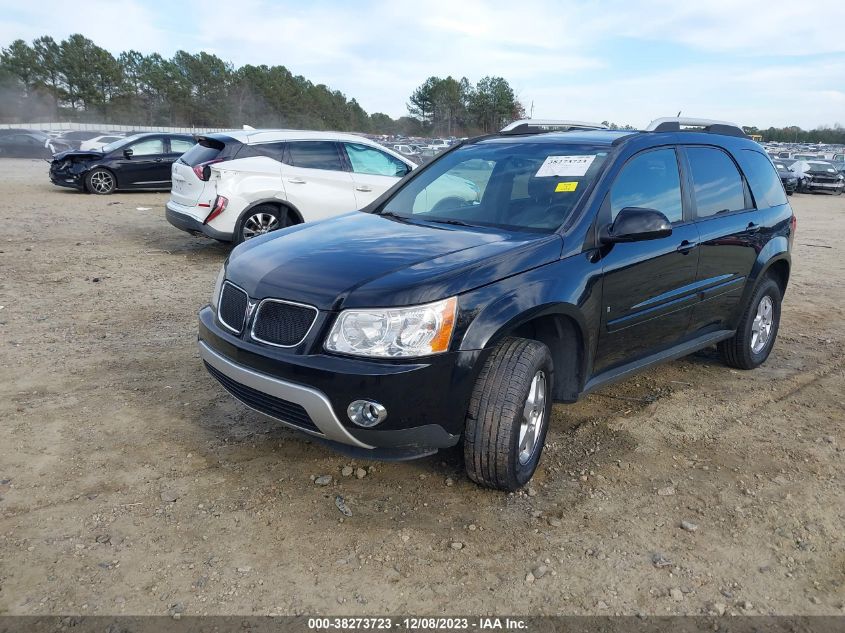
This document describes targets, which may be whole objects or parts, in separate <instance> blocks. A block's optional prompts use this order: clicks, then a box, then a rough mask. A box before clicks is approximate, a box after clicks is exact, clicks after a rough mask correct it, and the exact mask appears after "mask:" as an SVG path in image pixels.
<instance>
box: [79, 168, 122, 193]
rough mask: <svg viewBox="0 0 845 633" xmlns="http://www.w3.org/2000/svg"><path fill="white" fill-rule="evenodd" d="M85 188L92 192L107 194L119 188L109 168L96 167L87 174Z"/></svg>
mask: <svg viewBox="0 0 845 633" xmlns="http://www.w3.org/2000/svg"><path fill="white" fill-rule="evenodd" d="M85 188H86V189H87V190H88V191H90V192H91V193H95V194H97V195H100V196H105V195H108V194H110V193H112V192H113V191H114V190H115V189H116V188H117V181H116V180H115V178H114V174H113V173H111V172H110V171H109V170H108V169H94V170H92V171H90V172H89V173H88V175H87V176H85Z"/></svg>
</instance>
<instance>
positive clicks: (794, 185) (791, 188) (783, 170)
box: [773, 158, 798, 196]
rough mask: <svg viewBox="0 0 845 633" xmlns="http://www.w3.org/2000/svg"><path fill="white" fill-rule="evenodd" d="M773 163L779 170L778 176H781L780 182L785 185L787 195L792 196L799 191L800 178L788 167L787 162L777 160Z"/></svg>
mask: <svg viewBox="0 0 845 633" xmlns="http://www.w3.org/2000/svg"><path fill="white" fill-rule="evenodd" d="M773 163H774V165H775V169H777V170H778V176H780V181H781V183H783V189H784V191H786V195H788V196H791V195H792V194H793V193H795V190H796V189H798V176H796V175H795V172H794V171H792V170H791V169H790V168H789V167H788V166H787V164H786V162H785V161H782V160H779V159H777V158H776V159H774V161H773Z"/></svg>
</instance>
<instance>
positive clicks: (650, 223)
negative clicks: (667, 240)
mask: <svg viewBox="0 0 845 633" xmlns="http://www.w3.org/2000/svg"><path fill="white" fill-rule="evenodd" d="M670 235H672V223H671V222H669V218H667V217H666V216H665V215H663V214H662V213H661V212H660V211H656V210H654V209H643V208H640V207H625V208H624V209H622V210H621V211H620V212H619V215H617V216H616V220H614V222H613V224H612V225H611V226H610V227H609V228H608V229H607V231H606V232H605V234H604V235H602V237H601V241H602V242H603V243H605V244H616V243H618V242H641V241H644V240H658V239H660V238H663V237H669V236H670Z"/></svg>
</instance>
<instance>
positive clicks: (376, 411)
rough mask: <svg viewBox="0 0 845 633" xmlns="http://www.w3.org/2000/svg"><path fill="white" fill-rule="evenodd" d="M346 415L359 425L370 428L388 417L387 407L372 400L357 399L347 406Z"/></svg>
mask: <svg viewBox="0 0 845 633" xmlns="http://www.w3.org/2000/svg"><path fill="white" fill-rule="evenodd" d="M346 415H348V416H349V419H350V420H352V421H353V422H354V423H355V424H357V425H358V426H363V427H365V428H369V427H371V426H375V425H376V424H379V423H381V422H384V420H385V418H387V409H385V408H384V407H383V406H381V405H380V404H379V403H378V402H371V401H370V400H355V401H354V402H352V403H350V404H349V406H348V407H346Z"/></svg>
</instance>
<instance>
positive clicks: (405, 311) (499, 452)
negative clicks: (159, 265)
mask: <svg viewBox="0 0 845 633" xmlns="http://www.w3.org/2000/svg"><path fill="white" fill-rule="evenodd" d="M689 126H693V127H692V128H690V127H689ZM456 177H457V178H461V179H465V180H469V181H472V182H473V183H475V184H476V185H477V186H478V189H479V191H480V192H481V195H480V197H479V199H478V200H477V201H473V202H467V201H465V200H463V199H460V198H455V197H450V196H449V195H448V193H445V194H444V192H448V191H450V190H451V189H452V188H450V187H449V186H448V183H449V180H450V179H454V178H456ZM794 231H795V216H794V215H793V213H792V209H791V208H790V206H789V204H788V203H787V199H786V196H785V195H784V189H783V186H782V185H781V181H780V179H779V178H778V174H777V172H776V171H775V168H774V166H773V165H772V161H771V159H770V158H769V157H768V156H767V155H766V154H765V153H764V152H763V150H762V148H761V147H760V146H759V145H758V144H756V143H754V142H752V141H751V140H749V139H748V138H747V137H746V136H745V134H744V133H743V131H742V130H741V128H738V127H736V126H734V125H732V124H727V123H721V122H715V121H704V120H692V121H690V120H687V119H659V120H657V121H655V122H653V123H652V125H650V126H649V128H648V129H647V130H645V131H641V132H633V133H632V132H629V131H611V130H607V129H603V126H600V125H590V124H584V123H575V122H555V123H550V122H534V121H522V122H517V123H515V124H513V125H511V126H509V127H508V128H505V130H503V131H502V132H501V133H499V134H496V135H493V136H486V137H481V138H476V139H472V140H469V141H466V142H463V143H461V144H459V145H457V146H455V147H453V148H451V149H449V150H448V151H446V152H444V153H443V154H442V155H441V156H439V157H438V158H437V159H435V160H433V161H432V162H431V163H429V164H428V165H426V166H424V167H422V168H420V169H418V170H416V171H414V172H412V173H410V174H409V175H408V176H406V177H405V178H404V179H403V180H401V181H400V182H399V183H397V184H396V185H395V186H394V187H393V188H392V189H390V190H389V191H388V192H387V193H385V194H384V195H383V196H382V197H381V198H380V199H378V200H376V201H375V202H374V203H373V204H372V205H371V206H369V207H367V208H365V209H364V210H363V211H362V212H353V213H350V214H348V215H345V216H341V217H337V218H334V219H331V220H327V221H323V222H317V223H309V224H303V225H298V226H294V227H291V228H288V229H284V230H282V231H279V232H276V233H272V234H268V235H264V236H261V237H257V238H255V239H252V240H250V241H249V242H247V243H244V244H241V245H240V246H238V247H237V248H235V249H234V250H233V251H232V253H231V255H230V257H229V259H228V261H227V262H226V264H225V265H224V266H223V268H222V270H221V271H220V274H219V277H218V280H217V284H216V287H215V290H214V294H213V296H212V302H211V305H210V306H207V307H205V308H203V309H202V310H201V311H200V313H199V319H200V325H199V347H200V355H201V357H202V359H203V361H204V362H205V365H206V367H207V368H208V371H209V372H210V373H211V374H212V375H213V376H214V377H215V378H217V379H218V380H219V381H220V382H221V383H222V385H223V386H224V387H225V388H226V389H227V390H228V391H230V392H231V393H232V395H234V396H235V397H236V398H238V399H239V400H241V401H242V402H243V403H245V404H246V405H248V406H249V407H252V408H253V409H256V410H258V411H260V412H262V413H265V414H267V415H269V416H271V417H273V418H275V419H277V420H279V421H280V422H282V423H284V424H286V425H288V426H290V427H293V428H296V429H299V430H301V431H305V432H307V433H310V434H311V435H312V436H315V437H316V438H319V439H321V440H323V441H325V442H327V443H329V444H331V445H333V446H335V447H336V448H338V449H343V450H344V451H345V452H348V453H353V454H355V455H357V456H363V457H370V458H375V459H409V458H413V457H419V456H423V455H427V454H431V453H433V452H435V451H436V450H437V449H439V448H444V447H448V446H453V445H456V444H457V443H458V442H459V441H461V439H462V438H463V451H464V455H465V458H466V460H465V461H466V469H467V472H468V474H469V476H470V477H471V478H472V479H473V480H474V481H476V482H478V483H479V484H482V485H485V486H490V487H494V488H501V489H505V490H514V489H516V488H518V487H520V486H522V485H524V484H525V483H526V482H527V481H528V480H529V479H530V478H531V476H532V474H533V473H534V470H535V469H536V467H537V463H538V460H539V458H540V453H541V451H542V447H543V443H544V439H545V435H546V429H547V424H548V420H549V416H550V412H551V407H552V403H554V402H574V401H575V400H577V399H578V398H580V397H581V396H583V395H584V394H586V393H589V392H590V391H592V390H594V389H597V388H599V387H601V386H603V385H607V384H608V383H610V382H612V381H614V380H619V379H622V378H625V377H627V376H630V375H631V374H633V373H634V372H637V371H640V370H642V369H645V368H647V367H649V366H651V365H654V364H655V363H659V362H662V361H667V360H671V359H675V358H679V357H681V356H684V355H686V354H690V353H691V352H694V351H696V350H699V349H701V348H704V347H707V346H710V345H714V344H718V347H719V351H720V352H721V355H722V358H723V359H724V360H725V362H726V363H727V364H728V365H730V366H732V367H738V368H742V369H751V368H754V367H756V366H758V365H759V364H760V363H762V362H763V361H765V360H766V358H767V357H768V355H769V353H770V351H771V349H772V346H773V344H774V342H775V337H776V336H777V331H778V323H779V320H780V310H781V298H782V297H783V294H784V291H785V290H786V286H787V282H788V280H789V272H790V249H791V242H792V239H793V235H794Z"/></svg>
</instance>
